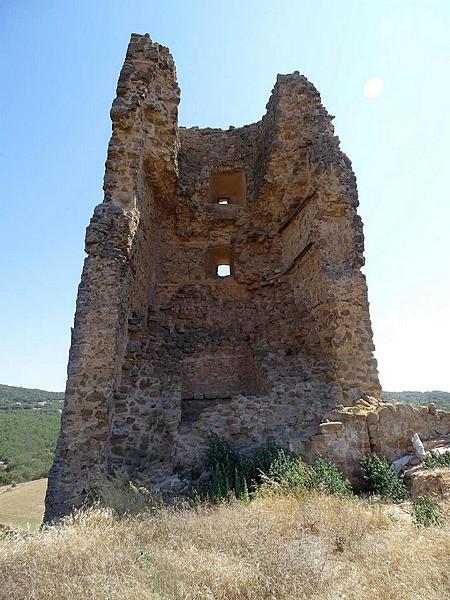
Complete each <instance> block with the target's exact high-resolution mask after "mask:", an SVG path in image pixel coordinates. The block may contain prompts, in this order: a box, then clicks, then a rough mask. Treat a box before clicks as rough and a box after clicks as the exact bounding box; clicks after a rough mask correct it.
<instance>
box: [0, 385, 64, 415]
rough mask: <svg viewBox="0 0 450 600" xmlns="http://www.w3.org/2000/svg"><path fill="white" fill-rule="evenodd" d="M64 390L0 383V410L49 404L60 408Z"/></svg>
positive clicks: (40, 406) (37, 407) (36, 407)
mask: <svg viewBox="0 0 450 600" xmlns="http://www.w3.org/2000/svg"><path fill="white" fill-rule="evenodd" d="M63 401H64V392H46V391H45V390H38V389H29V388H23V387H16V386H12V385H4V384H0V410H7V409H30V408H35V409H40V408H43V407H44V406H48V405H49V404H51V405H53V406H54V407H57V408H62V403H63Z"/></svg>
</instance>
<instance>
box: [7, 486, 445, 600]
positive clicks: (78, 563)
mask: <svg viewBox="0 0 450 600" xmlns="http://www.w3.org/2000/svg"><path fill="white" fill-rule="evenodd" d="M449 567H450V529H449V528H442V529H436V528H435V529H418V528H416V527H415V526H414V525H413V524H412V523H411V522H410V520H409V519H407V518H406V519H405V518H400V519H398V520H395V519H394V518H393V517H392V516H390V515H389V514H388V511H387V510H386V509H385V508H383V507H380V506H370V505H369V504H367V503H365V502H361V501H356V500H348V499H347V500H345V499H339V498H336V497H326V496H314V495H311V496H307V497H304V498H293V497H284V498H261V499H258V500H256V501H254V502H252V503H251V504H250V505H245V504H242V503H238V502H236V503H234V504H230V505H226V504H223V505H220V506H218V507H215V508H214V507H207V506H201V507H199V508H197V509H192V508H191V509H183V510H172V511H170V510H164V511H162V512H160V513H159V514H158V515H156V516H153V517H147V518H144V517H133V518H131V517H130V518H124V517H122V518H119V517H116V516H114V514H113V513H112V512H111V511H109V510H106V509H103V510H100V509H97V510H95V509H92V510H90V511H88V512H86V513H84V514H80V515H78V516H76V517H74V518H71V519H69V520H67V521H66V522H65V523H64V524H62V525H60V526H55V527H51V528H49V529H47V530H45V531H41V532H39V533H35V534H31V535H25V536H23V537H21V538H17V539H4V540H0V598H1V599H7V598H8V599H14V600H22V599H23V600H25V599H27V600H31V599H39V600H74V599H76V600H93V599H95V600H107V599H109V600H122V599H127V600H138V599H139V600H145V599H166V600H171V599H179V600H181V599H183V600H194V599H195V600H200V599H201V600H235V599H238V598H239V599H246V600H263V599H264V600H267V599H272V600H275V599H277V600H278V599H280V600H281V599H283V600H285V599H290V600H291V599H292V600H293V599H295V600H302V599H309V598H314V599H322V600H338V599H340V600H343V599H348V600H351V599H354V600H356V599H358V600H360V599H361V598H368V599H370V600H391V599H395V600H435V599H436V600H437V599H439V600H444V599H448V598H450V568H449Z"/></svg>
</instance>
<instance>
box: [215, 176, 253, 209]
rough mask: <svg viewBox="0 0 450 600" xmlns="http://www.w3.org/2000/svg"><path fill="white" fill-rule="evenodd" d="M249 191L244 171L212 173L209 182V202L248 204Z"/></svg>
mask: <svg viewBox="0 0 450 600" xmlns="http://www.w3.org/2000/svg"><path fill="white" fill-rule="evenodd" d="M246 198H247V189H246V177H245V172H244V171H232V172H222V173H212V174H211V178H210V180H209V201H210V202H211V203H213V204H246Z"/></svg>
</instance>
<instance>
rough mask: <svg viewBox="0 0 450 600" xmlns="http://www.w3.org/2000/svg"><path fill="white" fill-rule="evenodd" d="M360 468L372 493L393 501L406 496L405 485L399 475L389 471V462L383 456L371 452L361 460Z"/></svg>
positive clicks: (407, 494) (400, 499)
mask: <svg viewBox="0 0 450 600" xmlns="http://www.w3.org/2000/svg"><path fill="white" fill-rule="evenodd" d="M361 469H362V471H363V477H364V479H365V481H366V482H367V485H368V488H369V491H370V492H371V493H372V494H376V495H378V496H381V497H382V498H386V499H388V500H393V501H394V502H399V501H402V500H405V499H406V498H408V496H409V492H408V489H407V487H406V486H405V484H404V483H403V481H402V480H401V479H400V477H397V475H395V473H393V472H392V471H391V469H390V468H389V463H388V462H387V461H386V460H385V459H384V458H380V457H379V456H378V455H377V454H372V455H371V456H368V457H366V458H364V459H363V460H362V461H361Z"/></svg>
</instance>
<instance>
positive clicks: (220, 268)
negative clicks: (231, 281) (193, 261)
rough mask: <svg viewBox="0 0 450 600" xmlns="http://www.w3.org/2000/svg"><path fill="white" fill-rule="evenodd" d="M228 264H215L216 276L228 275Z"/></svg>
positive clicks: (229, 273)
mask: <svg viewBox="0 0 450 600" xmlns="http://www.w3.org/2000/svg"><path fill="white" fill-rule="evenodd" d="M230 275H231V270H230V265H217V277H230Z"/></svg>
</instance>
